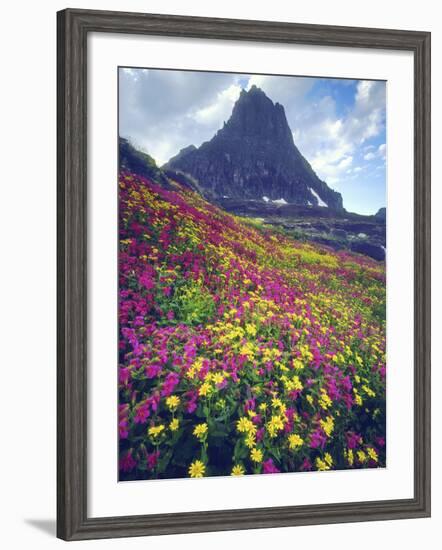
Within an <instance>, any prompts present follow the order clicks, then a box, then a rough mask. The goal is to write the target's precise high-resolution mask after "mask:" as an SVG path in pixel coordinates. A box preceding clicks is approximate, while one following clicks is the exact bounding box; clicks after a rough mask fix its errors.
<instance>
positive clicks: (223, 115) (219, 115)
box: [190, 84, 241, 126]
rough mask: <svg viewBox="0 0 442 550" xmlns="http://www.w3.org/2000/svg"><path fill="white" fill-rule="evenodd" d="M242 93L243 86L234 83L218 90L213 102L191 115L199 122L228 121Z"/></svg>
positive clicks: (215, 122) (211, 123)
mask: <svg viewBox="0 0 442 550" xmlns="http://www.w3.org/2000/svg"><path fill="white" fill-rule="evenodd" d="M240 93H241V86H239V85H237V84H232V85H231V86H229V87H228V88H226V89H225V90H222V91H221V92H218V94H217V96H216V98H215V100H214V101H213V103H211V104H210V105H207V106H205V107H203V108H202V109H198V110H196V111H195V112H194V113H192V114H190V117H191V118H193V119H194V120H195V121H196V122H198V123H199V124H205V125H210V126H213V125H219V121H221V120H222V121H227V120H228V119H229V117H230V115H231V113H232V109H233V106H234V104H235V102H236V100H237V99H238V98H239V94H240Z"/></svg>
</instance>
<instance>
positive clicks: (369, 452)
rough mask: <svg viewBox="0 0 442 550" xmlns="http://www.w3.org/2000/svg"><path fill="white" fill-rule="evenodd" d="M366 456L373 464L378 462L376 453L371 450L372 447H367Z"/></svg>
mask: <svg viewBox="0 0 442 550" xmlns="http://www.w3.org/2000/svg"><path fill="white" fill-rule="evenodd" d="M367 454H368V456H369V457H370V458H371V460H374V461H375V462H377V461H378V453H377V452H376V451H375V450H374V449H373V447H367Z"/></svg>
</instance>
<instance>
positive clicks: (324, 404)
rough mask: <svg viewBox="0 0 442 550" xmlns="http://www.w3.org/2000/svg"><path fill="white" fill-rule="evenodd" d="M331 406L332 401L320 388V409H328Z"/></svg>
mask: <svg viewBox="0 0 442 550" xmlns="http://www.w3.org/2000/svg"><path fill="white" fill-rule="evenodd" d="M331 404H332V400H331V399H330V397H329V396H328V393H327V392H326V391H325V389H324V388H321V395H320V396H319V405H320V407H321V408H322V409H324V410H326V409H328V408H329V407H330V406H331Z"/></svg>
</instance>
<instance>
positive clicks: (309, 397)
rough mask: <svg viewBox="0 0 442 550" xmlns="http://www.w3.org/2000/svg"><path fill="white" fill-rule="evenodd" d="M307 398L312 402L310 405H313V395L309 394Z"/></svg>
mask: <svg viewBox="0 0 442 550" xmlns="http://www.w3.org/2000/svg"><path fill="white" fill-rule="evenodd" d="M306 399H307V401H308V402H309V403H310V405H313V396H312V395H307V397H306Z"/></svg>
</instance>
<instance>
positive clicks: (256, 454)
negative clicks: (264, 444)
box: [250, 448, 263, 463]
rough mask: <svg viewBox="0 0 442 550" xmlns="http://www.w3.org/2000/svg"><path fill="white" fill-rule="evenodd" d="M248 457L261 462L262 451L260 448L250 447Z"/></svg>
mask: <svg viewBox="0 0 442 550" xmlns="http://www.w3.org/2000/svg"><path fill="white" fill-rule="evenodd" d="M250 458H251V459H252V460H253V462H258V463H259V462H262V458H263V455H262V451H261V450H260V449H256V448H255V449H252V451H251V453H250Z"/></svg>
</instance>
